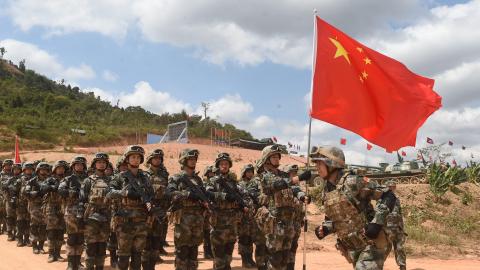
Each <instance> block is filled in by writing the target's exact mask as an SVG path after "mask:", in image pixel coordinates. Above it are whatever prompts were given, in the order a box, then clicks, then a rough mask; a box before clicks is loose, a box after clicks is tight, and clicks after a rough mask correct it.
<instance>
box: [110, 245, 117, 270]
mask: <svg viewBox="0 0 480 270" xmlns="http://www.w3.org/2000/svg"><path fill="white" fill-rule="evenodd" d="M117 263H118V256H117V251H116V250H115V249H110V266H111V267H112V268H116V267H117Z"/></svg>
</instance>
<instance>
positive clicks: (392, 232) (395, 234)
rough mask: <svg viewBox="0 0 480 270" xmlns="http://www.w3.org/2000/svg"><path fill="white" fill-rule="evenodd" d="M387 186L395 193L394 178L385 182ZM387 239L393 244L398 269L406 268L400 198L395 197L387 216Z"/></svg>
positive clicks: (404, 234)
mask: <svg viewBox="0 0 480 270" xmlns="http://www.w3.org/2000/svg"><path fill="white" fill-rule="evenodd" d="M387 187H388V188H389V189H390V191H391V192H393V193H395V191H396V189H397V184H396V183H395V181H394V180H391V181H388V182H387ZM385 231H386V233H387V236H388V239H389V240H390V242H391V244H392V245H393V250H394V252H395V261H396V262H397V265H398V266H399V268H400V270H406V269H407V254H406V252H405V240H406V237H407V234H406V233H405V230H404V226H403V215H402V206H401V203H400V199H399V198H398V197H396V201H395V207H393V210H392V212H391V213H390V214H388V216H387V226H386V227H385ZM391 249H392V247H391V246H389V248H388V251H387V252H386V254H387V255H388V254H389V253H390V251H391Z"/></svg>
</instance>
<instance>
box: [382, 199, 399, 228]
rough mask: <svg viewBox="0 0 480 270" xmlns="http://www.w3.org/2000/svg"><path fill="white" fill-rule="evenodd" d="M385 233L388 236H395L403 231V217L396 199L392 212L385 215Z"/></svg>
mask: <svg viewBox="0 0 480 270" xmlns="http://www.w3.org/2000/svg"><path fill="white" fill-rule="evenodd" d="M385 224H386V226H385V231H386V232H387V234H388V235H392V234H397V233H400V232H402V231H403V217H402V212H401V208H400V202H399V200H398V199H397V201H396V202H395V207H394V208H393V211H392V212H390V213H389V214H388V215H387V218H386V222H385Z"/></svg>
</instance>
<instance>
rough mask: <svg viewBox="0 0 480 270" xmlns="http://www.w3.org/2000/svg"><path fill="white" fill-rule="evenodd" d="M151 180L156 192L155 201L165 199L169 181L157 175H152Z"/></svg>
mask: <svg viewBox="0 0 480 270" xmlns="http://www.w3.org/2000/svg"><path fill="white" fill-rule="evenodd" d="M150 180H151V183H152V187H153V191H154V192H155V193H154V199H156V200H160V199H163V197H164V195H165V191H166V189H167V180H166V179H164V178H161V177H160V176H157V175H152V176H151V177H150Z"/></svg>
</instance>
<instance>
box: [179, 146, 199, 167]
mask: <svg viewBox="0 0 480 270" xmlns="http://www.w3.org/2000/svg"><path fill="white" fill-rule="evenodd" d="M199 155H200V152H199V151H198V150H197V149H190V148H186V149H183V150H182V152H180V155H179V156H178V163H180V164H181V165H185V162H186V161H187V159H189V158H192V157H194V158H196V159H198V156H199Z"/></svg>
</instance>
